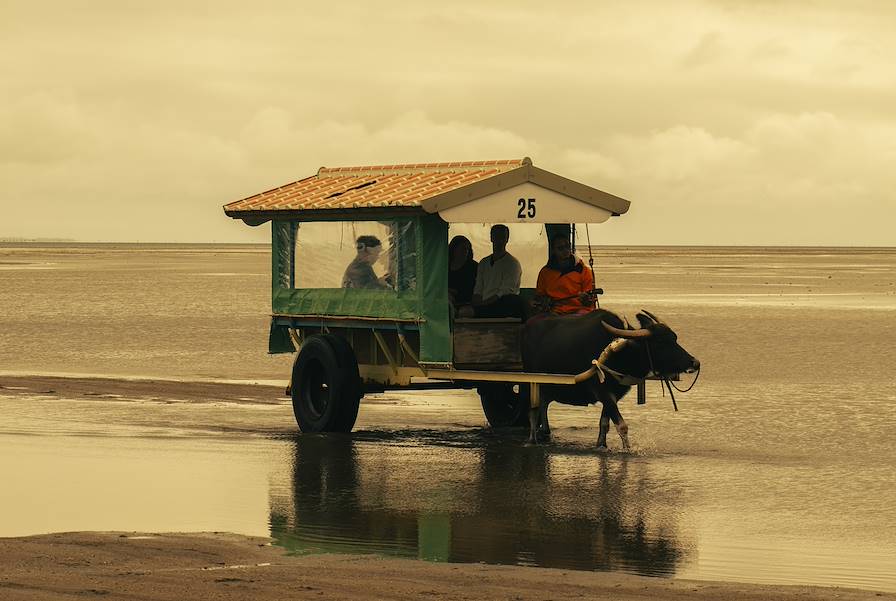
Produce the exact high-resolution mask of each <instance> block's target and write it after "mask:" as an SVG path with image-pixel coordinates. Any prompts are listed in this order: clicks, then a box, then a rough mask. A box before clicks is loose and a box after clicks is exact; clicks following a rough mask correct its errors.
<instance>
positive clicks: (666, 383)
mask: <svg viewBox="0 0 896 601" xmlns="http://www.w3.org/2000/svg"><path fill="white" fill-rule="evenodd" d="M626 343H627V340H626V339H625V338H616V339H615V340H614V341H613V342H611V343H610V344H609V345H608V346H607V348H605V349H604V350H603V352H602V353H601V354H600V357H598V358H597V359H596V360H594V361H592V363H593V364H594V365H596V366H597V367H598V369H600V370H601V371H602V372H604V373H606V374H610V375H611V376H613V377H614V378H616V381H617V382H619V383H620V384H622V385H626V382H631V381H632V380H634V381H635V382H637V383H639V384H640V383H641V382H645V381H646V380H647V378H639V377H636V376H632V375H629V374H624V373H622V372H618V371H616V370H615V369H612V368H609V367H607V366H606V365H604V362H605V361H606V360H607V359H609V358H610V355H612V354H613V353H615V352H616V351H618V350H619V348H620V347H622V346H624V345H625V344H626ZM644 348H645V350H646V351H647V363H648V365H649V366H650V371H648V372H647V373H648V374H655V373H656V371H655V370H654V367H653V355H652V354H651V352H650V343H649V342H647V341H646V340H645V341H644ZM698 379H700V368H697V375H696V376H695V377H694V381H693V382H691V385H690V386H688V387H687V388H684V389H682V388H679V387H678V386H676V385H675V384H673V383H672V380H670V379H669V378H660V388H661V389H662V390H663V395H664V396H665V393H666V389H668V390H669V396H670V397H672V408H673V409H675V411H678V403H677V402H676V401H675V393H674V392H673V389H675V390H677V391H678V392H681V393H685V392H690V390H691V389H692V388H693V387H694V385H696V384H697V380H698Z"/></svg>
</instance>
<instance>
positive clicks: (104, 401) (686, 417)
mask: <svg viewBox="0 0 896 601" xmlns="http://www.w3.org/2000/svg"><path fill="white" fill-rule="evenodd" d="M268 259H269V256H268V255H267V251H266V249H264V248H261V247H236V248H231V247H221V248H215V247H201V246H200V247H164V246H160V247H136V246H135V247H111V248H110V247H100V246H80V247H77V246H56V247H52V248H37V247H34V246H16V247H4V246H0V265H2V266H3V267H4V270H3V271H0V284H2V285H0V327H2V332H3V334H2V336H0V371H3V372H7V373H8V372H20V373H48V372H68V373H91V374H118V375H131V376H134V375H137V376H139V375H143V376H151V375H156V376H158V375H163V376H166V377H173V378H178V377H179V378H186V379H201V378H222V379H224V378H226V379H231V380H242V379H249V380H281V379H282V380H285V374H286V373H287V371H288V366H289V357H270V356H267V355H266V354H265V351H266V334H267V329H266V325H267V324H266V318H265V317H264V316H265V314H266V313H267V311H268V308H267V303H268V299H267V294H268V293H267V290H268V280H267V277H268V276H267V265H268ZM597 264H598V273H599V283H600V284H601V285H602V286H603V287H604V288H605V289H606V290H607V295H606V296H605V297H604V298H603V299H602V303H603V305H604V306H606V307H609V308H612V309H616V310H619V311H621V312H625V313H627V314H628V315H632V314H633V312H634V310H635V309H636V308H638V307H640V306H646V307H647V308H649V309H651V310H653V309H655V310H656V312H657V313H659V314H660V315H661V316H662V317H664V318H666V319H667V320H668V321H669V322H670V323H671V324H672V325H673V326H674V327H675V328H676V330H677V331H678V332H679V335H680V340H681V342H682V343H683V344H684V346H685V347H686V348H688V350H689V351H691V352H692V353H693V354H694V355H695V356H697V357H698V358H699V359H700V360H701V362H702V364H703V366H704V368H703V374H702V375H701V377H700V378H701V379H700V382H699V383H698V384H697V386H696V388H695V389H694V390H693V391H692V392H691V393H689V394H687V395H680V396H678V403H679V408H680V411H679V412H678V413H675V412H673V411H672V409H671V402H670V400H669V399H668V397H666V398H663V397H662V396H660V393H659V390H658V387H657V388H653V387H651V388H649V390H648V394H649V396H648V399H649V400H648V403H647V405H645V406H636V405H635V404H634V403H633V401H625V402H623V404H622V407H621V408H622V411H623V413H624V414H625V416H626V418H627V420H628V422H629V424H630V427H631V429H632V439H633V443H634V447H635V449H634V452H632V453H628V454H623V453H619V452H613V453H610V454H606V455H602V454H599V453H597V452H596V451H595V449H594V447H593V442H594V439H595V437H596V422H597V416H598V411H597V410H596V409H594V408H584V409H582V408H572V407H562V406H555V407H553V408H552V409H551V416H552V425H553V426H554V428H555V439H554V442H552V443H551V444H549V445H546V446H543V447H535V448H532V447H526V446H524V445H523V444H522V438H523V436H524V433H522V432H502V433H495V432H492V431H491V430H489V429H487V428H485V427H484V419H483V417H482V414H481V411H480V410H479V407H478V401H477V399H476V398H475V396H474V395H473V394H472V393H469V392H464V391H456V392H427V393H419V392H418V393H402V394H384V395H373V396H370V397H368V398H366V399H365V402H364V404H363V405H362V410H361V414H360V417H359V421H358V424H357V427H356V432H355V433H354V434H353V435H352V436H350V437H347V436H302V437H299V436H296V435H295V433H294V432H295V426H294V422H293V421H292V415H291V408H290V406H289V404H288V402H287V401H286V400H285V399H280V400H277V399H276V398H273V399H272V402H271V403H270V404H258V403H250V402H233V401H227V402H214V401H203V402H189V401H190V399H177V398H159V399H155V400H147V399H142V398H130V397H129V396H128V395H127V394H124V395H123V396H122V397H121V398H92V399H83V398H65V397H64V396H61V395H58V394H54V393H49V392H42V391H39V390H28V391H22V390H2V389H0V407H2V411H3V417H2V418H0V474H3V478H4V486H0V508H2V509H3V511H0V536H15V535H24V534H34V533H39V532H50V531H60V530H91V529H92V530H148V531H166V530H167V531H176V530H185V531H197V530H229V531H234V532H241V533H246V534H261V535H270V536H273V537H274V538H275V539H276V540H277V541H278V542H279V543H280V544H283V545H284V546H286V547H287V548H289V549H292V550H293V551H295V552H297V553H307V552H325V551H350V552H358V551H365V552H366V551H370V552H378V553H388V554H394V555H400V556H408V557H421V558H423V559H430V560H441V561H464V562H467V561H486V562H495V563H517V564H523V565H540V566H552V567H561V568H569V569H600V570H605V569H609V570H622V571H626V572H633V573H639V574H647V575H669V576H676V577H684V578H699V579H724V580H742V581H751V582H773V583H811V584H822V585H838V586H857V587H863V588H871V589H880V590H890V591H896V570H894V568H893V566H894V565H896V505H894V504H893V503H892V499H894V498H896V475H894V471H893V466H894V462H896V440H894V437H893V435H892V433H893V432H894V429H896V404H894V401H896V386H894V384H893V381H892V379H891V378H892V373H893V367H894V361H893V358H892V355H891V354H890V347H891V341H892V340H893V336H894V334H896V288H894V286H893V280H894V277H896V276H894V274H896V251H882V250H861V249H860V250H845V251H841V250H832V249H811V250H805V249H801V250H794V249H787V250H780V249H611V250H604V249H602V250H601V252H600V254H599V255H598V257H597ZM35 265H39V266H41V269H35V268H34V266H35ZM11 267H12V268H11ZM209 274H218V275H214V276H212V275H209ZM828 276H831V277H828ZM2 384H4V379H3V376H0V385H2ZM612 436H613V435H612V434H611V444H612V445H614V446H615V447H617V448H618V439H613V438H612Z"/></svg>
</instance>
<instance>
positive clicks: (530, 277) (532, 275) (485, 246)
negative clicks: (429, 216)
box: [448, 223, 548, 288]
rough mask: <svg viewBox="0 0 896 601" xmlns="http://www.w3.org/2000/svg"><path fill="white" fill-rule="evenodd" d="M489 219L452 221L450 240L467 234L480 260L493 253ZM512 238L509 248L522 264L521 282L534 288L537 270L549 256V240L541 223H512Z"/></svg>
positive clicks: (522, 284)
mask: <svg viewBox="0 0 896 601" xmlns="http://www.w3.org/2000/svg"><path fill="white" fill-rule="evenodd" d="M491 227H492V224H490V223H452V224H449V226H448V240H451V239H452V238H453V237H454V236H466V237H467V238H468V239H469V240H470V243H471V245H472V246H473V259H474V260H475V261H477V262H479V261H481V260H482V259H484V258H485V257H487V256H489V255H490V254H492V243H491V238H490V235H489V233H490V231H491ZM509 228H510V240H509V241H508V243H507V252H509V253H510V254H511V255H513V256H514V257H516V260H517V261H519V262H520V266H521V267H522V268H523V276H522V278H521V281H520V286H521V287H523V288H534V287H535V283H536V282H537V281H538V272H539V271H540V270H541V268H542V267H544V264H545V263H547V260H548V242H547V238H546V237H545V232H544V225H543V224H541V223H512V224H509Z"/></svg>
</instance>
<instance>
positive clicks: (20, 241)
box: [0, 238, 896, 252]
mask: <svg viewBox="0 0 896 601" xmlns="http://www.w3.org/2000/svg"><path fill="white" fill-rule="evenodd" d="M0 246H35V247H41V246H53V247H57V246H71V247H83V248H96V247H126V248H153V247H168V248H170V247H186V248H190V247H221V246H226V247H252V248H269V247H270V243H269V242H109V241H100V242H96V241H95V242H86V241H81V240H65V239H51V238H35V239H25V238H0ZM591 248H603V249H637V250H665V249H692V250H759V249H761V250H778V251H784V252H786V251H800V250H814V251H817V250H831V251H888V252H889V251H896V246H836V245H835V246H823V245H819V246H812V245H794V246H782V245H774V244H772V245H714V244H592V245H591ZM576 249H578V250H587V249H588V246H587V245H584V244H577V245H576Z"/></svg>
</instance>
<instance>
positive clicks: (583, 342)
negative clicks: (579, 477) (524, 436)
mask: <svg viewBox="0 0 896 601" xmlns="http://www.w3.org/2000/svg"><path fill="white" fill-rule="evenodd" d="M637 318H638V322H639V324H640V326H641V327H640V328H638V329H631V328H630V327H628V326H627V324H625V323H624V322H623V320H622V319H620V318H619V316H617V315H616V314H614V313H611V312H610V311H606V310H603V309H598V310H596V311H592V312H590V313H586V314H584V315H575V316H557V317H547V318H544V319H540V320H534V321H532V322H530V323H527V324H526V326H525V328H524V329H523V340H522V354H523V366H524V368H525V370H526V371H527V372H536V373H558V374H578V373H582V372H585V371H587V370H588V369H589V368H591V367H592V361H593V360H594V359H599V363H600V364H601V365H602V366H603V367H605V368H607V369H605V370H603V374H601V373H599V372H596V373H595V374H594V375H593V376H592V377H590V378H588V379H587V380H585V381H584V382H581V383H580V384H576V385H574V386H569V385H566V386H564V385H542V386H541V387H540V401H541V402H540V407H539V408H538V409H532V410H531V411H530V419H529V423H530V431H529V440H530V442H537V439H538V435H539V433H540V432H543V433H545V434H546V435H550V424H549V423H548V412H547V408H548V405H549V404H550V402H551V401H557V402H560V403H566V404H570V405H590V404H593V403H597V402H600V403H601V405H602V411H601V416H600V432H599V434H598V438H597V446H598V448H606V446H607V431H608V430H609V429H610V420H613V423H614V424H615V425H616V430H617V432H618V433H619V436H620V438H621V439H622V446H623V448H625V449H628V448H629V442H628V426H627V425H626V423H625V420H623V419H622V415H621V414H620V413H619V407H618V406H617V402H618V401H619V399H621V398H622V397H623V396H625V395H626V393H628V391H629V390H630V389H631V387H632V385H633V384H634V383H636V382H637V381H638V380H640V379H643V378H644V377H646V376H648V375H658V376H672V375H675V374H680V373H693V372H695V371H697V370H698V369H699V368H700V362H699V361H697V360H696V359H695V358H694V357H692V356H691V355H690V354H688V352H687V351H685V350H684V349H683V348H682V347H681V346H679V344H678V342H677V338H678V337H677V336H676V334H675V332H673V331H672V329H671V328H669V326H667V325H666V324H664V323H662V322H661V321H660V320H659V319H657V318H656V317H655V316H654V315H653V314H652V313H650V312H648V311H642V312H640V313H638V315H637ZM602 375H603V376H604V377H601V376H602Z"/></svg>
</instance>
